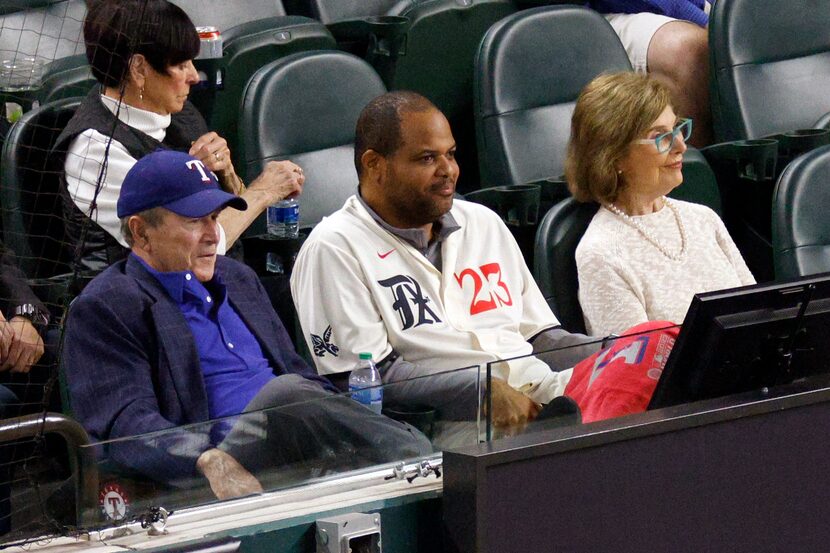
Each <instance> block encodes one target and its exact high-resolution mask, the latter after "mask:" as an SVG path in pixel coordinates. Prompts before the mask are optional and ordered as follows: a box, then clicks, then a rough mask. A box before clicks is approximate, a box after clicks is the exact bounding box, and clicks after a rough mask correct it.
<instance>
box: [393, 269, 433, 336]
mask: <svg viewBox="0 0 830 553" xmlns="http://www.w3.org/2000/svg"><path fill="white" fill-rule="evenodd" d="M378 284H380V285H381V286H384V287H386V288H389V290H390V291H391V292H392V300H393V302H392V308H393V309H394V310H395V311H397V312H398V316H399V317H400V318H401V326H402V327H403V328H402V330H407V329H409V328H413V327H416V326H421V325H424V324H435V323H440V322H441V319H439V318H438V315H436V314H435V311H433V310H432V308H430V306H429V305H428V304H429V302H430V301H432V300H430V299H429V298H428V297H427V296H424V293H423V292H422V291H421V285H420V284H418V281H417V280H415V279H414V278H412V277H411V276H406V275H397V276H393V277H391V278H387V279H386V280H379V281H378Z"/></svg>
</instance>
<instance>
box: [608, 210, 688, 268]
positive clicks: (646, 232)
mask: <svg viewBox="0 0 830 553" xmlns="http://www.w3.org/2000/svg"><path fill="white" fill-rule="evenodd" d="M662 199H663V205H664V206H665V207H668V208H669V209H670V210H671V212H672V213H673V214H674V219H675V220H676V221H677V228H678V229H680V251H679V252H677V253H672V252H670V251H669V250H668V249H667V248H666V247H665V246H664V245H663V243H662V242H660V239H659V238H657V237H656V236H655V235H654V233H653V232H651V230H650V229H648V228H646V227H645V226H644V225H643V224H642V223H641V222H640V221H638V220H637V219H634V218H633V217H631V216H630V215H628V214H627V213H625V212H624V211H623V210H621V209H620V208H618V207H617V206H615V205H614V204H612V203H609V204H606V206H605V207H607V208H608V210H609V211H610V212H611V213H613V214H614V215H617V216H619V217H620V218H621V219H622V220H623V221H625V222H626V223H628V224H629V225H631V226H632V227H634V228H635V229H636V230H637V232H639V233H640V234H642V235H643V238H645V239H646V240H648V241H649V242H651V244H652V245H653V246H654V247H655V248H657V249H658V250H660V253H662V254H663V255H665V256H666V257H668V258H669V259H671V260H672V261H680V260H681V259H683V256H684V255H685V253H686V227H685V226H684V225H683V219H681V218H680V213H678V212H677V208H676V207H675V206H674V205H672V203H671V202H669V199H668V198H666V197H665V196H663V198H662Z"/></svg>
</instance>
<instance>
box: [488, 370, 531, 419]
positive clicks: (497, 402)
mask: <svg viewBox="0 0 830 553" xmlns="http://www.w3.org/2000/svg"><path fill="white" fill-rule="evenodd" d="M491 382H492V384H491V389H490V393H491V395H492V398H493V426H495V427H496V428H510V427H518V428H524V426H525V425H526V424H527V423H528V422H530V421H532V420H533V419H535V418H536V415H538V414H539V411H540V410H541V406H540V405H539V404H538V403H536V402H534V401H533V400H532V399H530V398H528V397H527V396H526V395H524V394H523V393H521V392H517V391H516V390H514V389H513V388H511V387H510V385H509V384H508V383H507V382H505V381H504V380H501V379H499V378H493V379H492V381H491Z"/></svg>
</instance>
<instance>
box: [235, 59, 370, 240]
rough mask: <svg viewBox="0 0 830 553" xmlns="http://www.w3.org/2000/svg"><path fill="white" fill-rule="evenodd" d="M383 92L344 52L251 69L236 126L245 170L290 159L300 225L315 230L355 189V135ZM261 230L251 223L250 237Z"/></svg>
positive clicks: (362, 64)
mask: <svg viewBox="0 0 830 553" xmlns="http://www.w3.org/2000/svg"><path fill="white" fill-rule="evenodd" d="M384 92H386V87H385V86H384V85H383V81H381V79H380V77H379V76H378V74H377V73H376V72H375V70H374V69H372V67H371V66H370V65H369V64H368V63H366V62H365V61H364V60H362V59H360V58H358V57H356V56H353V55H351V54H348V53H345V52H337V51H317V52H304V53H298V54H294V55H291V56H288V57H286V58H283V59H280V60H277V61H274V62H272V63H270V64H268V65H266V66H265V67H263V68H262V69H260V70H259V71H257V72H256V73H255V74H254V76H253V77H252V78H251V80H250V81H249V82H248V86H247V88H246V90H245V93H244V95H243V99H242V117H241V121H240V129H241V134H240V137H241V146H242V153H243V156H244V166H243V167H244V171H245V175H246V177H247V178H248V179H250V178H252V177H254V176H256V175H258V174H259V173H260V172H261V171H262V169H263V168H264V166H265V164H266V163H267V162H268V161H270V160H284V159H291V161H293V162H295V163H297V164H299V165H300V166H302V167H303V169H304V171H305V176H306V181H305V187H304V191H303V196H302V197H301V198H300V225H301V226H305V227H308V226H312V225H315V224H316V223H318V222H319V221H320V219H322V218H323V217H324V216H326V215H328V214H330V213H332V212H334V211H336V210H337V209H340V207H342V205H343V202H344V201H345V200H346V198H347V197H349V196H350V195H352V194H354V193H355V191H356V190H357V172H356V170H355V168H354V160H353V158H354V129H355V124H356V123H357V118H358V115H359V114H360V112H361V110H362V109H363V107H364V106H365V105H366V104H367V103H369V101H370V100H371V99H373V98H375V97H376V96H379V95H380V94H383V93H384ZM262 232H264V224H263V223H261V222H260V223H259V224H255V225H253V227H252V229H249V234H259V233H262Z"/></svg>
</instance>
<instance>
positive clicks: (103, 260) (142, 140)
mask: <svg viewBox="0 0 830 553" xmlns="http://www.w3.org/2000/svg"><path fill="white" fill-rule="evenodd" d="M100 94H101V92H100V89H99V88H98V87H94V88H93V89H92V91H90V93H89V94H88V95H87V97H86V99H84V101H83V102H82V103H81V105H80V106H79V107H78V110H77V111H76V112H75V115H74V116H73V117H72V119H70V120H69V123H67V125H66V127H65V128H64V129H63V132H61V134H60V135H59V136H58V139H57V140H56V141H55V145H54V147H53V149H52V154H53V156H54V157H53V159H54V161H55V162H57V163H59V167H61V168H63V164H64V160H65V159H66V151H67V150H68V148H69V145H70V144H71V143H72V140H74V139H75V137H76V136H78V135H79V134H81V133H82V132H84V131H86V130H87V129H93V130H96V131H98V132H99V133H101V134H103V135H104V136H112V138H113V140H115V141H117V142H119V143H121V145H123V146H124V148H126V150H127V151H128V152H129V153H130V155H131V156H132V157H133V158H135V159H141V158H142V157H144V156H145V155H147V154H149V153H150V152H153V151H155V150H157V149H159V148H168V149H171V150H180V151H184V152H186V151H188V150H189V149H190V145H191V144H192V143H193V141H194V140H196V139H197V138H199V137H200V136H202V135H203V134H205V133H206V132H208V128H207V124H206V123H205V120H204V118H202V116H201V115H200V114H199V112H198V111H197V110H196V108H195V107H193V105H192V104H191V103H190V102H185V104H184V109H182V111H180V112H179V113H174V114H173V116H172V117H171V119H170V126H169V127H167V133H166V135H165V137H164V141H163V142H159V141H158V140H156V139H155V138H153V137H151V136H149V135H147V134H145V133H143V132H141V131H139V130H137V129H134V128H132V127H130V126H129V125H127V124H126V123H124V122H122V121H121V120H119V119H118V118H117V117H115V115H114V114H113V113H112V112H111V111H110V110H108V109H107V107H106V106H105V105H104V103H103V101H102V100H101V96H100ZM61 175H62V176H61V181H62V182H61V198H62V203H63V218H64V225H65V228H66V233H65V236H66V238H65V239H66V241H67V243H68V244H69V246H68V247H69V248H70V252H69V253H70V259H73V260H76V259H77V260H78V262H79V264H80V268H81V269H82V270H83V271H86V272H93V273H98V272H101V271H103V270H104V269H106V268H107V267H108V266H109V265H111V264H112V263H115V262H116V261H119V260H120V259H123V258H124V257H126V255H127V253H128V252H129V250H127V249H126V248H124V247H123V246H122V245H121V244H119V243H118V241H117V240H116V239H115V238H113V237H112V236H111V235H110V234H109V233H108V232H107V231H105V230H104V229H103V228H101V227H100V226H99V225H98V224H97V223H95V222H94V221H92V220H91V219H90V218H89V217H87V214H85V213H83V212H82V211H81V210H80V209H79V208H78V206H77V205H75V202H74V201H73V200H72V198H71V196H70V194H69V189H68V187H67V184H66V178H65V174H63V172H62V173H61Z"/></svg>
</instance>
